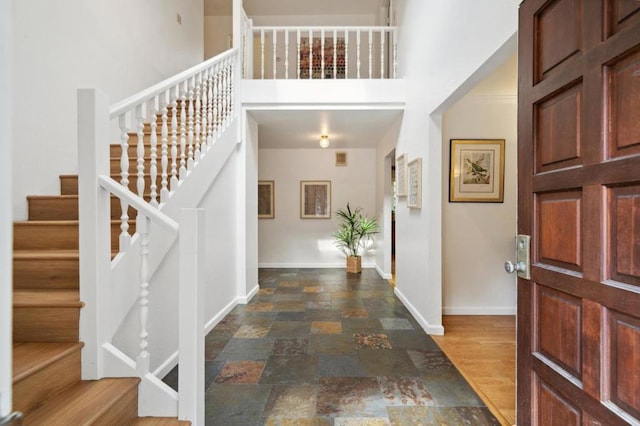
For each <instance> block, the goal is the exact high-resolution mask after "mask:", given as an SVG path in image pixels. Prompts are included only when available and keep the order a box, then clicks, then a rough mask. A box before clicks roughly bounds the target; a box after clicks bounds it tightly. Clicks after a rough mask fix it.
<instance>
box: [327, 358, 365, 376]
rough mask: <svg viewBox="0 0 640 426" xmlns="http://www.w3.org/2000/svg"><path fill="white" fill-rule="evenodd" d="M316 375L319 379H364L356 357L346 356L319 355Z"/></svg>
mask: <svg viewBox="0 0 640 426" xmlns="http://www.w3.org/2000/svg"><path fill="white" fill-rule="evenodd" d="M318 374H319V376H320V377H366V376H368V375H367V373H366V372H365V371H364V370H363V369H362V367H361V366H360V362H359V360H358V356H357V355H356V354H353V353H347V354H324V353H323V354H319V355H318Z"/></svg>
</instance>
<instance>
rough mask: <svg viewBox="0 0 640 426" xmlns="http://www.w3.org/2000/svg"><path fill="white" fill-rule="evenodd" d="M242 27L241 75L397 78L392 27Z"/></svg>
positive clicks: (264, 77) (394, 32) (252, 76)
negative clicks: (243, 52)
mask: <svg viewBox="0 0 640 426" xmlns="http://www.w3.org/2000/svg"><path fill="white" fill-rule="evenodd" d="M243 27H244V31H245V36H244V38H245V46H246V49H245V50H246V52H247V53H246V55H245V60H244V77H245V78H249V79H250V78H256V79H361V78H367V79H372V78H377V79H386V78H396V73H397V68H398V60H397V38H398V37H397V28H396V27H382V26H369V27H356V26H323V27H284V26H269V27H266V26H260V27H258V26H255V27H254V26H252V21H251V20H249V19H245V20H243Z"/></svg>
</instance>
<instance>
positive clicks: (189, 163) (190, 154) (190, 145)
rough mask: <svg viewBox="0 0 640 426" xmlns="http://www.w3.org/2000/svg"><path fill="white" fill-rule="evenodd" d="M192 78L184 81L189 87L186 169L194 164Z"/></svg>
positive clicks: (189, 168) (191, 167)
mask: <svg viewBox="0 0 640 426" xmlns="http://www.w3.org/2000/svg"><path fill="white" fill-rule="evenodd" d="M193 80H194V79H193V78H190V79H189V80H187V82H185V83H186V84H187V85H188V87H189V91H188V92H187V97H188V99H189V109H188V110H187V112H188V113H189V115H188V117H187V129H188V130H187V142H188V145H187V147H188V148H187V170H191V169H193V164H194V159H193V143H194V138H193V136H194V134H193V119H194V117H193V116H194V108H193V102H194V101H193V86H194V85H195V83H194V81H193ZM185 177H186V175H185Z"/></svg>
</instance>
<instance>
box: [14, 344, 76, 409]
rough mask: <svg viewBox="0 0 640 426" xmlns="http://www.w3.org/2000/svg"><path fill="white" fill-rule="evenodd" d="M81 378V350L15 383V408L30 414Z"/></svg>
mask: <svg viewBox="0 0 640 426" xmlns="http://www.w3.org/2000/svg"><path fill="white" fill-rule="evenodd" d="M79 380H80V350H78V351H74V352H73V353H71V354H69V355H67V356H66V357H64V358H62V359H60V360H58V361H57V362H55V363H53V364H51V365H50V366H48V367H46V368H44V369H42V370H40V371H38V372H37V373H35V374H32V375H30V376H29V377H27V378H25V379H24V380H21V381H20V382H18V383H14V385H13V409H14V411H20V412H22V413H23V414H29V413H30V412H31V411H33V410H34V409H35V408H37V407H38V406H39V405H40V404H42V402H43V401H46V400H47V399H48V398H49V397H51V396H52V395H56V394H58V393H59V392H60V391H62V390H63V389H65V388H67V387H69V386H71V385H72V384H74V383H76V382H77V381H79Z"/></svg>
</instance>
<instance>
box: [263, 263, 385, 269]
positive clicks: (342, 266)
mask: <svg viewBox="0 0 640 426" xmlns="http://www.w3.org/2000/svg"><path fill="white" fill-rule="evenodd" d="M375 267H376V266H375V264H374V263H363V264H362V268H363V269H370V268H375ZM258 268H267V269H268V268H279V269H280V268H282V269H284V268H323V269H324V268H326V269H345V264H344V262H340V263H278V262H272V263H269V262H267V263H265V262H263V263H258Z"/></svg>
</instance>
